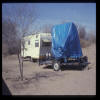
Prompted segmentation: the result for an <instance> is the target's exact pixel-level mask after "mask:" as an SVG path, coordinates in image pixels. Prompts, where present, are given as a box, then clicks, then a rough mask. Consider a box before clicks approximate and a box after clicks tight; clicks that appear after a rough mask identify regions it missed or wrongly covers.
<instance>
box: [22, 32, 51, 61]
mask: <svg viewBox="0 0 100 100" xmlns="http://www.w3.org/2000/svg"><path fill="white" fill-rule="evenodd" d="M50 52H51V33H36V34H32V35H27V36H24V37H23V38H22V40H21V56H22V57H24V58H27V57H29V58H31V60H39V59H45V58H46V55H49V56H50V54H51V53H50Z"/></svg>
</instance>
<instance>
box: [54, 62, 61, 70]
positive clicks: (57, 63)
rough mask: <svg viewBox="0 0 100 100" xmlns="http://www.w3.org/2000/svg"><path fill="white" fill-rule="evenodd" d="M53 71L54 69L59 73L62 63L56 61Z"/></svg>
mask: <svg viewBox="0 0 100 100" xmlns="http://www.w3.org/2000/svg"><path fill="white" fill-rule="evenodd" d="M53 69H54V71H59V70H60V63H59V62H57V61H54V63H53Z"/></svg>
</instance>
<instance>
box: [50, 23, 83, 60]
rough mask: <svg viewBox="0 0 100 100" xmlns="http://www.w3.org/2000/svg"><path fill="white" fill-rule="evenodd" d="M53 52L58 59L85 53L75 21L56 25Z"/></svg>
mask: <svg viewBox="0 0 100 100" xmlns="http://www.w3.org/2000/svg"><path fill="white" fill-rule="evenodd" d="M51 52H52V55H53V57H54V58H56V59H60V58H69V57H70V58H79V57H81V56H82V55H83V54H82V50H81V46H80V40H79V36H78V31H77V28H76V26H75V24H74V23H72V22H69V23H66V24H60V25H55V26H54V27H53V28H52V49H51Z"/></svg>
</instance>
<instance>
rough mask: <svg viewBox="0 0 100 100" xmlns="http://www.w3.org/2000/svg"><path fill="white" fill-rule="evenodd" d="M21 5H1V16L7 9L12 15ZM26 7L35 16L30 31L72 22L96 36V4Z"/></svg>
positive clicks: (39, 4) (35, 5)
mask: <svg viewBox="0 0 100 100" xmlns="http://www.w3.org/2000/svg"><path fill="white" fill-rule="evenodd" d="M21 5H23V4H20V3H8V4H7V3H6V4H2V16H3V17H5V16H7V10H9V9H11V12H12V14H14V13H15V12H14V9H15V8H17V7H21ZM27 7H28V8H32V9H34V10H35V14H36V15H37V19H36V21H35V25H32V26H31V28H30V29H32V28H33V29H34V28H35V29H36V30H38V29H39V28H40V27H42V26H43V25H45V24H51V25H56V24H61V23H62V22H74V23H76V24H78V25H82V26H84V27H85V28H86V31H87V32H90V31H93V32H94V34H96V3H28V5H27ZM27 11H30V10H27ZM33 15H34V14H33ZM34 26H35V27H34Z"/></svg>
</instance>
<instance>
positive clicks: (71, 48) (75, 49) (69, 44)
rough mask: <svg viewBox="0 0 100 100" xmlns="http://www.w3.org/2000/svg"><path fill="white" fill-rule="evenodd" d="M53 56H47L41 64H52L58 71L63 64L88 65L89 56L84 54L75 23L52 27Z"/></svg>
mask: <svg viewBox="0 0 100 100" xmlns="http://www.w3.org/2000/svg"><path fill="white" fill-rule="evenodd" d="M51 34H52V48H51V55H52V56H51V57H47V59H45V61H40V64H52V66H53V69H54V70H55V71H58V70H59V69H60V68H61V65H73V64H75V63H78V64H79V65H81V66H86V65H87V64H89V63H88V58H87V57H86V56H85V57H84V56H83V54H82V49H81V46H80V40H79V36H78V31H77V28H76V26H75V24H74V23H72V22H70V23H66V24H60V25H55V26H54V27H53V28H52V33H51Z"/></svg>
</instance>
